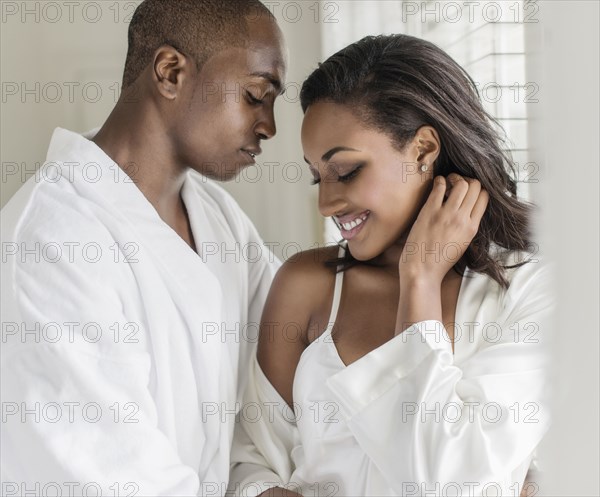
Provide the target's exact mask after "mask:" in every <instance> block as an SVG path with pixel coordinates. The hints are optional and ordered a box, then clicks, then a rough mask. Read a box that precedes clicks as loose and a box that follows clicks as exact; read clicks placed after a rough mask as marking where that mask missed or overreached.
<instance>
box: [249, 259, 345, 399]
mask: <svg viewBox="0 0 600 497" xmlns="http://www.w3.org/2000/svg"><path fill="white" fill-rule="evenodd" d="M337 250H338V248H337V247H325V248H319V249H314V250H308V251H305V252H300V253H298V254H296V255H295V256H293V257H291V258H290V259H288V260H287V261H286V262H285V263H284V264H283V266H282V267H281V268H280V269H279V271H278V273H277V275H276V276H275V280H274V281H273V285H272V286H271V290H270V292H269V297H268V298H267V302H266V304H265V309H264V312H263V317H262V321H261V326H260V338H259V342H258V362H259V364H260V366H261V368H262V369H263V372H264V373H265V375H266V376H267V378H268V379H269V381H270V382H271V383H272V384H273V386H274V387H275V389H276V390H277V391H278V392H279V394H280V395H281V396H282V397H283V398H284V399H285V400H286V402H288V404H290V405H291V403H292V386H293V380H294V374H295V371H296V366H297V365H298V362H299V360H300V356H301V355H302V352H303V351H304V350H305V349H306V347H307V346H308V344H309V343H310V341H311V337H310V333H311V330H312V329H313V328H315V327H314V323H315V320H318V319H319V316H320V315H321V314H323V312H325V313H326V312H328V310H327V308H328V307H327V306H329V307H330V306H331V295H333V286H334V284H335V269H334V268H333V267H331V266H328V265H327V264H326V262H327V261H331V260H334V259H335V258H336V256H337ZM323 309H325V311H324V310H323Z"/></svg>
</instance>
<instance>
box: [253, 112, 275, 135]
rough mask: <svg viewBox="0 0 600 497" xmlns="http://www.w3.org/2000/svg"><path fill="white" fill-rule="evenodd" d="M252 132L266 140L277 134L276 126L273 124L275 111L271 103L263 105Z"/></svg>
mask: <svg viewBox="0 0 600 497" xmlns="http://www.w3.org/2000/svg"><path fill="white" fill-rule="evenodd" d="M254 132H255V133H256V136H258V137H259V138H260V139H261V140H268V139H269V138H273V137H274V136H275V135H276V134H277V126H276V125H275V111H274V109H273V106H272V105H269V106H265V107H264V109H263V112H262V113H261V116H260V119H259V121H258V122H257V123H256V127H255V128H254Z"/></svg>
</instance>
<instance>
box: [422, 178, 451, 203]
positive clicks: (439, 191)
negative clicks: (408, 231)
mask: <svg viewBox="0 0 600 497" xmlns="http://www.w3.org/2000/svg"><path fill="white" fill-rule="evenodd" d="M446 188H447V185H446V178H444V177H443V176H436V177H435V178H433V187H432V189H431V193H430V194H429V198H428V199H427V203H428V204H430V205H432V206H433V207H438V208H439V207H441V206H442V204H443V203H444V197H445V195H446Z"/></svg>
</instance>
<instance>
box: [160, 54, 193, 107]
mask: <svg viewBox="0 0 600 497" xmlns="http://www.w3.org/2000/svg"><path fill="white" fill-rule="evenodd" d="M189 69H190V61H189V60H188V58H187V57H186V56H185V55H183V54H182V53H181V52H179V51H178V50H177V49H175V48H173V47H172V46H170V45H162V46H161V47H159V48H158V49H157V50H156V52H155V54H154V65H153V80H154V84H155V85H156V88H157V89H158V91H159V92H160V94H161V95H162V96H163V97H165V98H167V99H169V100H175V99H176V98H177V96H178V95H179V94H180V92H181V88H182V86H183V82H184V80H185V78H186V77H187V76H188V72H189Z"/></svg>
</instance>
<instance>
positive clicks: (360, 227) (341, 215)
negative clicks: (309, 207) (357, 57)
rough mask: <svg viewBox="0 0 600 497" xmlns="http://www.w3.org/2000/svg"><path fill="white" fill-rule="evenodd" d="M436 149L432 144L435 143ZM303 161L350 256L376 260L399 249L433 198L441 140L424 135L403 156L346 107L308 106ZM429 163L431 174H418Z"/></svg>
mask: <svg viewBox="0 0 600 497" xmlns="http://www.w3.org/2000/svg"><path fill="white" fill-rule="evenodd" d="M431 142H435V143H431ZM302 146H303V148H304V155H305V159H306V161H307V162H308V164H309V167H310V170H311V172H312V174H313V176H314V178H315V181H317V182H318V185H319V210H320V212H321V214H322V215H323V216H324V217H330V216H333V217H334V220H335V221H336V223H337V224H338V226H341V230H340V231H341V234H342V237H343V238H345V239H346V240H347V241H348V246H349V248H350V252H351V253H352V255H353V256H354V257H355V258H356V259H358V260H361V261H366V260H370V259H373V258H375V257H377V256H379V255H381V254H383V253H384V252H385V251H386V250H387V249H389V248H390V247H392V246H397V245H398V244H400V245H401V244H402V239H403V238H404V237H405V236H406V235H408V231H409V230H410V227H411V226H412V224H413V223H414V221H415V219H416V217H417V215H418V213H419V211H420V209H421V207H422V205H423V203H424V202H425V200H426V198H427V195H428V194H429V191H430V190H431V180H432V178H433V161H434V160H435V157H437V154H438V151H439V142H438V141H437V134H436V133H435V131H433V129H432V128H430V127H423V128H421V129H420V130H419V131H418V132H417V134H416V135H415V138H414V139H413V140H412V141H411V142H409V143H408V144H407V145H406V146H405V147H404V149H403V150H402V151H398V150H397V149H396V148H394V146H393V144H392V142H391V140H390V138H389V137H388V135H386V134H384V133H382V132H380V131H377V130H373V129H369V128H367V127H365V125H364V124H362V123H361V122H360V120H359V119H357V117H355V116H354V114H353V113H352V112H351V111H350V109H349V108H348V107H347V106H345V105H340V104H334V103H328V102H318V103H315V104H313V105H311V106H310V107H309V108H308V110H307V112H306V114H305V117H304V123H303V125H302ZM424 163H425V164H427V166H428V170H427V172H422V171H421V169H420V167H421V165H422V164H424Z"/></svg>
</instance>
